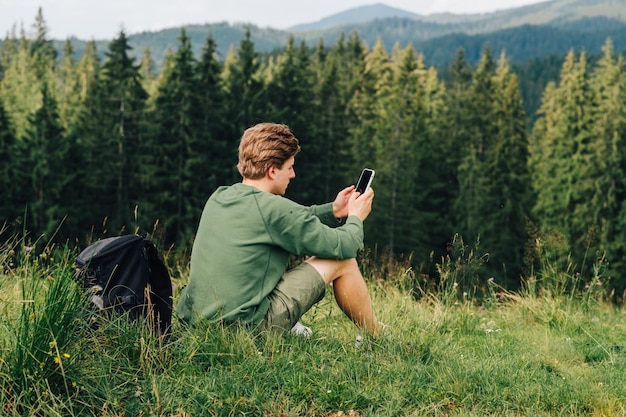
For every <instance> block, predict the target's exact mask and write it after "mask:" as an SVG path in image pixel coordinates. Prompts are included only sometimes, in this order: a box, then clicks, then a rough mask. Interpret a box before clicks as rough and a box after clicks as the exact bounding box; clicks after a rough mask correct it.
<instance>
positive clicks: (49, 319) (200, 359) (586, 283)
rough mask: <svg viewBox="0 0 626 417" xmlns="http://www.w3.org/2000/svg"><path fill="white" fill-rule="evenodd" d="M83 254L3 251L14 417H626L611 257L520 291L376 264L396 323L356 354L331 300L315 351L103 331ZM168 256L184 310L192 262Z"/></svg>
mask: <svg viewBox="0 0 626 417" xmlns="http://www.w3.org/2000/svg"><path fill="white" fill-rule="evenodd" d="M74 256H75V253H74V252H73V251H71V250H69V249H67V248H62V247H44V248H37V246H36V245H35V247H24V246H23V245H20V244H19V243H17V242H13V243H12V244H5V246H3V247H2V248H0V265H1V266H2V271H1V275H0V415H2V416H180V417H182V416H342V415H343V416H485V415H491V416H623V415H626V405H625V404H626V377H625V375H624V369H626V314H625V313H626V310H625V309H624V307H623V306H613V305H610V304H608V303H606V302H605V301H604V297H605V294H604V292H605V291H604V288H605V286H604V284H605V282H604V281H605V280H606V277H603V276H602V261H603V259H601V258H600V259H598V260H596V263H595V264H594V265H592V266H590V267H589V268H588V270H589V273H588V276H585V274H582V275H580V274H577V273H575V272H573V271H574V269H575V268H567V267H565V268H562V269H559V268H558V267H557V266H556V265H554V264H552V265H548V264H545V265H544V267H543V268H542V270H541V271H537V273H536V274H535V276H534V277H531V278H529V279H528V280H527V281H526V282H525V285H524V286H523V288H522V289H521V290H520V291H518V292H514V293H513V292H508V291H504V290H503V289H502V288H499V287H498V285H497V284H496V283H495V282H493V281H492V280H489V279H487V280H478V281H474V282H484V284H483V285H482V286H481V285H477V286H475V287H468V288H464V282H467V280H466V279H465V278H467V277H466V275H467V274H468V273H469V274H472V272H471V271H472V270H473V267H474V266H475V264H476V263H477V262H479V260H476V259H473V258H472V257H471V256H463V257H459V258H457V259H444V260H441V262H439V263H438V265H437V268H438V270H439V274H440V276H441V281H440V282H438V283H437V284H436V285H429V286H426V285H425V284H424V282H423V279H422V278H421V277H420V274H419V271H414V270H413V269H412V268H410V267H409V266H408V265H409V262H408V261H401V260H396V261H391V260H389V259H387V260H385V259H382V260H380V259H379V260H374V259H373V258H374V257H373V256H371V257H368V256H369V255H368V254H364V258H363V259H362V263H363V269H364V274H365V275H366V279H367V281H368V285H369V287H370V289H371V294H372V297H373V302H374V305H375V309H376V312H377V314H378V316H379V319H380V320H381V321H382V322H384V323H385V324H386V325H387V327H386V328H385V330H384V332H383V333H382V335H380V336H379V337H377V338H371V337H370V338H367V337H366V338H365V339H364V341H363V343H362V344H361V345H359V346H356V344H355V337H356V336H357V334H358V332H357V330H356V328H355V327H354V326H353V325H352V324H351V323H350V322H349V321H348V320H347V319H346V318H345V317H344V316H343V314H342V313H341V312H340V311H339V309H338V307H337V306H336V304H335V303H334V301H333V299H332V288H329V290H328V292H327V295H326V298H325V299H324V300H323V301H322V302H321V303H320V304H319V305H317V306H316V307H314V308H313V309H312V310H311V311H310V312H309V313H307V314H306V316H305V317H304V318H303V320H302V321H303V322H304V323H305V324H306V325H308V326H310V327H311V328H312V329H313V336H312V337H311V338H310V339H306V338H303V337H297V336H292V335H287V336H278V335H276V334H273V333H265V332H254V331H248V330H246V329H243V328H240V327H220V326H218V325H211V326H209V327H203V328H183V327H182V326H181V325H180V324H179V323H178V322H177V321H176V319H175V318H174V322H173V329H172V334H171V336H170V338H169V339H167V340H163V339H160V338H159V337H156V336H154V335H152V334H151V333H150V331H149V328H148V326H147V325H146V324H145V323H142V322H134V323H129V322H127V321H126V320H125V319H124V318H123V317H122V318H114V319H111V320H99V326H92V323H91V321H92V320H91V319H89V318H88V317H89V316H88V314H86V312H85V311H86V310H85V309H86V304H87V303H86V301H85V297H84V296H83V294H82V293H81V291H80V289H79V288H78V287H77V286H76V284H75V282H74V279H73V274H74V272H73V267H72V261H73V257H74ZM165 257H166V262H167V263H168V265H169V266H170V270H171V272H172V277H173V280H174V284H175V298H176V297H177V296H178V294H179V293H180V288H182V286H184V284H185V279H186V276H187V262H186V260H184V259H183V258H180V257H175V256H173V255H170V254H168V253H165ZM175 258H176V259H175ZM468 271H469V272H468ZM464 280H465V281H464ZM573 288H577V290H573Z"/></svg>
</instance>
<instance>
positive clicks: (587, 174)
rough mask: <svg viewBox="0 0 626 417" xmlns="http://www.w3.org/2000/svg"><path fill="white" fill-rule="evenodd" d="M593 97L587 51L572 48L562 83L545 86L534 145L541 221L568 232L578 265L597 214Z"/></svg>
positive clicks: (538, 211)
mask: <svg viewBox="0 0 626 417" xmlns="http://www.w3.org/2000/svg"><path fill="white" fill-rule="evenodd" d="M593 102H594V98H593V96H592V94H591V91H590V88H589V73H588V69H587V62H586V57H585V55H584V54H581V56H580V60H578V61H577V60H576V57H575V55H574V53H573V52H570V53H569V54H568V55H567V57H566V59H565V61H564V63H563V68H562V70H561V75H560V79H559V84H558V86H556V85H554V86H550V87H549V88H547V89H546V92H545V94H544V97H543V100H542V106H541V108H540V112H539V114H540V118H539V119H538V121H537V123H536V125H535V128H534V130H533V137H532V141H531V145H530V150H531V171H532V172H533V187H534V189H535V192H536V195H537V202H536V205H535V209H534V211H535V213H536V216H537V219H538V222H539V223H540V224H541V226H542V227H543V228H544V229H555V230H556V231H557V232H558V233H560V234H562V235H563V236H564V238H565V240H566V241H567V242H568V243H569V246H570V248H571V251H572V254H573V258H574V260H575V261H579V262H580V263H578V265H581V263H582V260H583V258H584V256H585V255H584V254H585V253H586V251H587V249H588V247H589V243H590V242H589V239H588V237H589V236H588V232H589V231H590V228H591V229H593V228H594V227H595V226H596V220H597V219H596V218H595V216H594V214H593V207H592V204H591V201H593V194H594V189H595V180H596V179H597V173H596V172H597V168H596V167H595V166H594V164H595V163H596V162H597V160H596V158H594V156H593V155H594V146H596V145H597V144H595V143H594V142H596V141H595V140H593V138H592V132H593V120H592V118H593V112H592V111H591V109H592V108H593ZM564 255H565V254H564Z"/></svg>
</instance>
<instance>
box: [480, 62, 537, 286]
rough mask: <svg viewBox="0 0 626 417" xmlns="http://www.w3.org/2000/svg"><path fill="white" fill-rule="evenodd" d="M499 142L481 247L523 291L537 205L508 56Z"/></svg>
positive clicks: (498, 82) (498, 98)
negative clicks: (526, 254)
mask: <svg viewBox="0 0 626 417" xmlns="http://www.w3.org/2000/svg"><path fill="white" fill-rule="evenodd" d="M494 84H495V97H494V120H493V122H494V124H495V129H496V131H495V134H496V137H495V141H494V143H493V147H492V148H491V149H489V150H488V165H487V170H486V172H485V173H484V174H486V175H487V178H488V181H487V195H486V199H485V204H484V205H483V206H482V210H481V211H482V215H483V218H484V220H483V221H484V225H483V228H482V230H483V231H482V232H481V236H482V239H481V241H482V242H484V245H485V247H488V250H489V256H490V257H489V264H488V266H489V269H490V270H491V271H492V272H493V273H494V274H497V276H498V277H501V278H500V280H499V281H500V282H501V283H502V284H503V285H504V286H505V287H506V288H515V287H517V286H518V285H519V283H520V281H519V279H520V276H521V275H523V274H524V273H527V272H529V270H528V269H526V270H525V269H524V267H525V265H524V249H525V247H526V244H527V241H528V239H529V235H528V231H527V221H528V220H529V219H530V215H531V213H530V207H532V204H533V196H532V189H531V183H530V173H529V171H528V139H527V134H526V117H525V112H524V107H523V104H522V100H521V97H520V92H519V86H518V82H517V77H516V76H515V75H514V74H512V73H511V72H510V67H509V65H508V62H507V60H506V57H505V55H504V53H503V54H502V56H501V58H500V61H499V62H498V67H497V68H496V72H495V75H494Z"/></svg>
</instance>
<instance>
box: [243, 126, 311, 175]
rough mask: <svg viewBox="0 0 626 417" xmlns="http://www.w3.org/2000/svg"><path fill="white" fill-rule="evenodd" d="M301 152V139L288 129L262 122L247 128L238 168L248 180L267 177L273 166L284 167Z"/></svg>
mask: <svg viewBox="0 0 626 417" xmlns="http://www.w3.org/2000/svg"><path fill="white" fill-rule="evenodd" d="M298 152H300V145H299V142H298V139H297V138H296V137H295V136H294V134H293V133H291V130H289V127H288V126H286V125H283V124H278V123H259V124H257V125H254V126H252V127H249V128H248V129H246V131H245V132H244V133H243V136H242V137H241V142H240V143H239V163H238V164H237V169H238V170H239V173H240V174H241V176H242V177H244V178H249V179H259V178H263V176H264V175H265V173H266V172H267V170H268V169H269V168H270V167H273V166H274V167H278V168H280V167H282V166H283V164H284V163H285V161H287V160H288V159H289V158H291V157H292V156H295V155H296V154H297V153H298Z"/></svg>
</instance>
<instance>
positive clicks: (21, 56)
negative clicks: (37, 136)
mask: <svg viewBox="0 0 626 417" xmlns="http://www.w3.org/2000/svg"><path fill="white" fill-rule="evenodd" d="M0 98H1V99H2V101H3V103H4V107H5V110H6V112H7V113H8V114H10V115H11V120H12V123H13V126H14V129H15V134H16V136H17V137H18V138H20V137H23V136H24V135H25V133H26V126H27V124H28V116H29V115H30V114H32V113H34V112H35V111H37V109H38V108H39V106H40V103H41V84H40V78H39V74H38V72H37V66H36V65H34V61H33V58H32V56H31V49H30V41H29V40H28V39H26V35H25V34H24V32H22V34H21V36H20V38H19V41H18V47H17V51H16V53H15V55H13V57H12V58H11V59H10V63H9V66H8V67H7V68H6V69H5V72H4V78H3V79H2V81H0Z"/></svg>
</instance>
